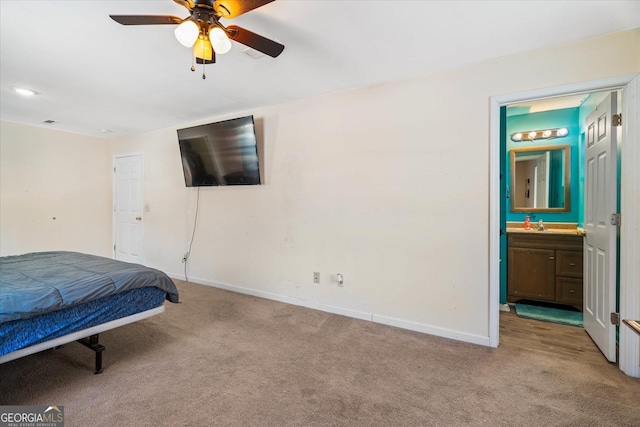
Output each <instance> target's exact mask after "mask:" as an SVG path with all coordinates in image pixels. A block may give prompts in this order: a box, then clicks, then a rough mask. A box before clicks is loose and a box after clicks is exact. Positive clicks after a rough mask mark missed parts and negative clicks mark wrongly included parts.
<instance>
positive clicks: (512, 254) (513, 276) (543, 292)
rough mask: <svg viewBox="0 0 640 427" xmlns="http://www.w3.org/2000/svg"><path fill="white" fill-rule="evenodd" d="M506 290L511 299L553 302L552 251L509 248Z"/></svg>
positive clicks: (553, 264) (554, 296) (554, 294)
mask: <svg viewBox="0 0 640 427" xmlns="http://www.w3.org/2000/svg"><path fill="white" fill-rule="evenodd" d="M507 258H508V265H507V270H508V281H507V289H508V294H509V296H511V297H518V298H530V299H536V300H545V301H554V300H555V298H556V283H555V274H556V262H555V251H554V250H552V249H530V248H513V247H511V248H509V252H508V254H507Z"/></svg>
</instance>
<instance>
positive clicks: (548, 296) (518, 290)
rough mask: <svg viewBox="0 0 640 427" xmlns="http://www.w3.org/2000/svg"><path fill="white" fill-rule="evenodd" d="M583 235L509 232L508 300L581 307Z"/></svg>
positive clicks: (580, 308)
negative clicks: (535, 301)
mask: <svg viewBox="0 0 640 427" xmlns="http://www.w3.org/2000/svg"><path fill="white" fill-rule="evenodd" d="M582 239H583V238H582V236H577V235H570V234H567V235H563V234H553V233H545V232H539V233H538V232H528V233H509V234H508V236H507V242H508V244H507V301H509V302H515V301H517V300H520V299H528V300H537V301H546V302H554V303H559V304H567V305H572V306H574V307H576V308H578V309H579V310H582V265H583V264H582Z"/></svg>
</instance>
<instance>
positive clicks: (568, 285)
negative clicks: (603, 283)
mask: <svg viewBox="0 0 640 427" xmlns="http://www.w3.org/2000/svg"><path fill="white" fill-rule="evenodd" d="M556 301H557V302H559V303H562V304H571V305H578V306H580V307H582V279H574V278H571V277H557V278H556Z"/></svg>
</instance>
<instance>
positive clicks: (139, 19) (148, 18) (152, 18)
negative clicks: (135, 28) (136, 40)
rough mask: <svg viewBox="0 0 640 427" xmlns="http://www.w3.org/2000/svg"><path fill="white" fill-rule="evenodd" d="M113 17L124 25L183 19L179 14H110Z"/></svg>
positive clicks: (173, 22)
mask: <svg viewBox="0 0 640 427" xmlns="http://www.w3.org/2000/svg"><path fill="white" fill-rule="evenodd" d="M109 16H110V17H111V19H113V20H114V21H116V22H117V23H119V24H122V25H158V24H179V23H181V22H182V21H183V19H182V18H180V17H179V16H171V15H109Z"/></svg>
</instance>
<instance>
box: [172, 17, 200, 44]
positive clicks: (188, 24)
mask: <svg viewBox="0 0 640 427" xmlns="http://www.w3.org/2000/svg"><path fill="white" fill-rule="evenodd" d="M173 33H174V34H175V35H176V38H177V39H178V41H179V42H180V44H181V45H182V46H184V47H191V46H193V44H194V43H195V42H196V40H197V38H198V34H199V33H200V30H199V29H198V24H196V23H195V22H193V21H192V20H190V19H187V20H186V21H184V22H183V23H182V24H180V25H178V26H177V27H176V29H175V30H174V32H173Z"/></svg>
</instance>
